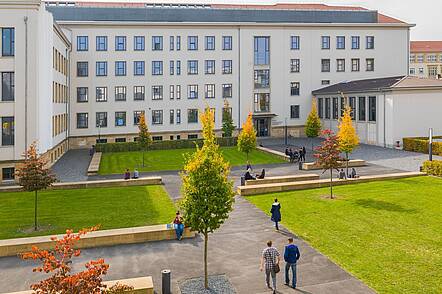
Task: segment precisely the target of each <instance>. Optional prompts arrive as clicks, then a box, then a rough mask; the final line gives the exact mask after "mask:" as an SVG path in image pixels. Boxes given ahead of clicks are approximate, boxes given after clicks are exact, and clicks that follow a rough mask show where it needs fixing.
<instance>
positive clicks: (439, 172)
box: [423, 160, 442, 177]
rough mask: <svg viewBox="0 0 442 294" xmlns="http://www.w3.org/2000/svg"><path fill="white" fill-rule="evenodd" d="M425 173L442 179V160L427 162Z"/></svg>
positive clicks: (425, 163)
mask: <svg viewBox="0 0 442 294" xmlns="http://www.w3.org/2000/svg"><path fill="white" fill-rule="evenodd" d="M423 171H424V172H426V173H427V174H429V175H433V176H438V177H442V160H433V161H429V160H427V161H425V162H424V166H423Z"/></svg>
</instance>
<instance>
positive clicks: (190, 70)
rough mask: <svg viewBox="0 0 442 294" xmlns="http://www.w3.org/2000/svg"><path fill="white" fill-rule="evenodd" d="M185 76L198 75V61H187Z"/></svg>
mask: <svg viewBox="0 0 442 294" xmlns="http://www.w3.org/2000/svg"><path fill="white" fill-rule="evenodd" d="M187 74H189V75H197V74H198V60H189V61H187Z"/></svg>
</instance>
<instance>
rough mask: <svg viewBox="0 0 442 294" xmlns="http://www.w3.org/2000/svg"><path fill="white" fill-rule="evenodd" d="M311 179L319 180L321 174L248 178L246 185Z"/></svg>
mask: <svg viewBox="0 0 442 294" xmlns="http://www.w3.org/2000/svg"><path fill="white" fill-rule="evenodd" d="M309 180H319V175H317V174H304V175H291V176H278V177H265V178H264V179H256V180H247V181H246V186H253V185H262V184H273V183H286V182H299V181H309Z"/></svg>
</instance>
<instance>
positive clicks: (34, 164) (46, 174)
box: [16, 142, 56, 231]
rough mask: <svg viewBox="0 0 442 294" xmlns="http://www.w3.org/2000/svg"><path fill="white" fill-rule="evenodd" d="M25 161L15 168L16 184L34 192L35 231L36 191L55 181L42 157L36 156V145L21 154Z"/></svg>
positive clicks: (34, 143) (35, 215) (35, 216)
mask: <svg viewBox="0 0 442 294" xmlns="http://www.w3.org/2000/svg"><path fill="white" fill-rule="evenodd" d="M23 157H25V160H24V162H23V163H22V164H20V165H19V166H18V168H17V172H16V175H17V177H18V183H19V185H20V186H22V187H23V189H24V190H25V191H28V192H34V230H35V231H37V207H38V206H37V204H38V191H40V190H44V189H47V188H49V187H50V186H51V185H52V184H53V183H54V182H55V181H56V179H55V176H54V175H53V174H52V173H51V171H50V170H49V169H47V168H46V167H45V166H46V163H47V161H46V160H44V159H43V158H42V157H39V156H38V152H37V143H36V142H33V143H32V144H31V145H30V146H29V149H28V150H27V151H26V152H25V153H24V154H23Z"/></svg>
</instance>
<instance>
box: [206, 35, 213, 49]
mask: <svg viewBox="0 0 442 294" xmlns="http://www.w3.org/2000/svg"><path fill="white" fill-rule="evenodd" d="M205 49H206V50H215V36H206V44H205Z"/></svg>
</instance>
